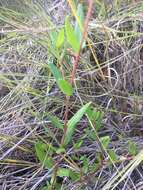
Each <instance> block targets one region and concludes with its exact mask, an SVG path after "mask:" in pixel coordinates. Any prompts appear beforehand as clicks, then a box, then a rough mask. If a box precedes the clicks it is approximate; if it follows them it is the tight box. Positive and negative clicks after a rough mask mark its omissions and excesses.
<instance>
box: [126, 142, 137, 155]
mask: <svg viewBox="0 0 143 190" xmlns="http://www.w3.org/2000/svg"><path fill="white" fill-rule="evenodd" d="M128 151H129V154H130V155H132V156H135V155H136V154H137V152H138V150H137V146H136V144H135V143H134V142H133V141H129V142H128Z"/></svg>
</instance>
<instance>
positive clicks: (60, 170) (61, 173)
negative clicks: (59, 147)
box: [57, 168, 70, 177]
mask: <svg viewBox="0 0 143 190" xmlns="http://www.w3.org/2000/svg"><path fill="white" fill-rule="evenodd" d="M69 175H70V170H69V169H67V168H58V171H57V176H59V177H69Z"/></svg>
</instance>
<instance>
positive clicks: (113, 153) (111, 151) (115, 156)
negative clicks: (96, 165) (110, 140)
mask: <svg viewBox="0 0 143 190" xmlns="http://www.w3.org/2000/svg"><path fill="white" fill-rule="evenodd" d="M108 154H109V156H110V159H112V161H117V160H118V156H117V154H116V153H115V151H114V150H112V149H109V150H108Z"/></svg>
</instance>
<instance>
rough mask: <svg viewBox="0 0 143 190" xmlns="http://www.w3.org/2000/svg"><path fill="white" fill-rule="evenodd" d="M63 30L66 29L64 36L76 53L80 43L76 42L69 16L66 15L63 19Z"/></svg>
mask: <svg viewBox="0 0 143 190" xmlns="http://www.w3.org/2000/svg"><path fill="white" fill-rule="evenodd" d="M65 30H66V36H67V41H68V43H69V44H70V45H71V46H72V48H73V50H74V51H75V52H76V53H78V51H79V48H80V43H79V42H78V40H77V38H76V35H75V33H74V30H73V28H72V26H71V25H70V22H69V17H68V16H67V17H66V20H65Z"/></svg>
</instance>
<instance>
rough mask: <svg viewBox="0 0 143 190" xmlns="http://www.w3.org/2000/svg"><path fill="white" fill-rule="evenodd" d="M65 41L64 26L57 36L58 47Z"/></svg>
mask: <svg viewBox="0 0 143 190" xmlns="http://www.w3.org/2000/svg"><path fill="white" fill-rule="evenodd" d="M63 43H64V29H63V28H62V29H61V30H60V31H59V34H58V37H57V41H56V47H57V48H60V47H61V46H62V45H63Z"/></svg>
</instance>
